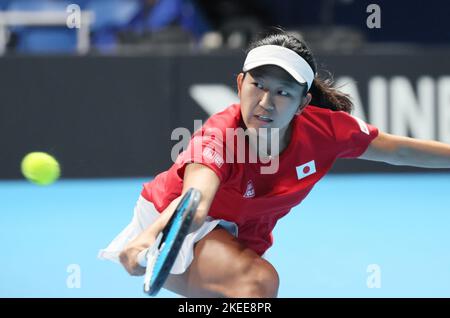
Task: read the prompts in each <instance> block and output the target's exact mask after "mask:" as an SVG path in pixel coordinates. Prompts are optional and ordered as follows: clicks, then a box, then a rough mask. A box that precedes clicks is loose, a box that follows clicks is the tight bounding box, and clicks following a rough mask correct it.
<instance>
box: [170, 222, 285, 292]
mask: <svg viewBox="0 0 450 318" xmlns="http://www.w3.org/2000/svg"><path fill="white" fill-rule="evenodd" d="M278 284H279V278H278V273H277V272H276V270H275V268H274V267H273V266H272V265H271V264H270V263H269V262H268V261H267V260H265V259H263V258H261V257H260V256H259V255H258V254H256V253H255V252H254V251H253V250H252V249H249V248H246V247H245V246H244V245H243V244H242V243H241V242H240V241H239V240H238V239H237V238H235V237H234V236H233V235H231V234H230V233H229V232H227V231H226V230H224V229H223V228H221V227H217V228H216V229H214V230H213V231H211V232H210V233H208V234H207V235H206V236H205V237H204V238H203V239H201V240H200V241H199V242H198V243H197V244H196V245H195V248H194V259H193V261H192V263H191V265H190V266H189V268H188V269H187V271H186V272H185V273H183V274H181V275H170V276H169V279H168V281H167V283H166V285H165V288H167V289H169V290H172V291H174V292H176V293H178V294H180V295H183V296H187V297H275V296H276V294H277V292H278Z"/></svg>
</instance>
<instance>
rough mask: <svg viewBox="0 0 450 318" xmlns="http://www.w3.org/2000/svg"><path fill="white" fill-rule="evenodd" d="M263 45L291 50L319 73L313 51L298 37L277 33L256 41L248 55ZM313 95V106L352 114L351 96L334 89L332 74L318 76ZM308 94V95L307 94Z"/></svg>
mask: <svg viewBox="0 0 450 318" xmlns="http://www.w3.org/2000/svg"><path fill="white" fill-rule="evenodd" d="M262 45H279V46H283V47H286V48H288V49H291V50H292V51H294V52H295V53H297V54H298V55H300V56H301V57H302V58H304V59H305V60H306V62H308V64H309V66H311V68H312V69H313V71H314V73H315V74H316V73H317V64H316V61H315V60H314V57H313V55H312V52H311V50H310V49H309V48H308V46H307V45H306V44H305V43H304V42H302V41H301V40H299V39H297V38H296V37H294V36H292V35H289V34H287V33H284V32H282V33H276V34H271V35H268V36H266V37H265V38H262V39H259V40H256V41H254V42H252V43H251V44H250V45H249V48H248V51H247V53H248V52H249V51H250V50H252V49H254V48H256V47H259V46H262ZM309 92H310V93H311V95H312V100H311V105H314V106H318V107H322V108H328V109H331V110H335V111H337V110H342V111H345V112H347V113H351V111H352V109H353V103H352V101H351V100H350V96H349V95H348V94H345V93H343V92H341V91H339V90H338V88H336V87H334V81H333V78H332V77H331V75H330V73H328V75H327V76H326V77H324V78H322V77H320V76H319V75H316V77H315V78H314V81H313V83H312V85H311V88H310V89H309ZM305 94H306V93H305Z"/></svg>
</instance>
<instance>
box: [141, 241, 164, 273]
mask: <svg viewBox="0 0 450 318" xmlns="http://www.w3.org/2000/svg"><path fill="white" fill-rule="evenodd" d="M161 239H162V233H159V234H158V236H157V237H156V241H155V242H154V243H153V244H152V245H151V246H150V247H149V248H146V249H143V250H142V251H140V252H139V254H138V255H137V262H138V264H139V265H140V266H142V267H147V260H148V253H151V254H154V253H155V252H156V250H157V249H158V247H159V244H160V243H161Z"/></svg>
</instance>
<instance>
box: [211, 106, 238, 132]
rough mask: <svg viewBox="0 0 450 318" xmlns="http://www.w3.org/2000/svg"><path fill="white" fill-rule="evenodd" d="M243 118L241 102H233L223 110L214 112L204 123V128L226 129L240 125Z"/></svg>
mask: <svg viewBox="0 0 450 318" xmlns="http://www.w3.org/2000/svg"><path fill="white" fill-rule="evenodd" d="M240 118H241V107H240V105H239V104H232V105H230V106H228V107H227V108H225V109H224V110H222V111H221V112H218V113H215V114H213V115H212V116H211V117H209V118H208V120H207V121H206V122H205V124H204V125H203V129H211V128H214V129H219V130H223V131H225V129H227V128H236V127H238V126H239V122H240Z"/></svg>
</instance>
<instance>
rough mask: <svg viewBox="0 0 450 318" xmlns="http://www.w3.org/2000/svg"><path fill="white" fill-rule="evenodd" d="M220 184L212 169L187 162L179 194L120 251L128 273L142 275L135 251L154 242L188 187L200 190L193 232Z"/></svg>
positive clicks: (202, 218)
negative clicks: (200, 195)
mask: <svg viewBox="0 0 450 318" xmlns="http://www.w3.org/2000/svg"><path fill="white" fill-rule="evenodd" d="M219 185H220V179H219V177H218V176H217V175H216V174H215V172H214V171H213V170H211V169H210V168H208V167H206V166H204V165H201V164H197V163H191V164H188V165H187V166H186V169H185V171H184V178H183V190H182V193H181V195H180V196H179V197H178V198H176V199H175V200H173V201H172V202H171V203H170V204H169V205H168V206H167V208H166V209H165V210H164V211H163V212H162V213H161V215H160V217H159V218H158V219H157V220H156V221H155V222H154V223H153V224H151V225H150V226H149V227H148V228H147V229H145V230H144V231H142V232H141V233H140V234H139V235H138V236H137V237H136V238H135V239H134V240H132V241H131V242H130V243H128V245H127V246H126V247H125V248H124V250H123V251H122V252H121V253H120V255H119V259H120V262H121V263H122V265H123V266H124V267H125V269H126V270H127V271H128V273H130V274H131V275H144V273H145V268H144V267H142V266H140V265H139V263H138V261H137V255H138V254H139V253H140V252H141V251H143V250H144V249H146V248H148V247H150V245H152V244H153V242H155V240H156V237H157V235H158V234H159V233H160V232H161V231H162V230H163V229H164V227H165V226H166V224H167V222H169V219H170V217H171V216H172V214H173V213H174V212H175V208H176V207H177V205H178V203H179V202H180V200H181V198H182V196H183V195H184V194H185V193H186V192H187V191H188V190H189V188H195V189H197V190H199V191H200V192H201V194H202V198H201V200H200V204H199V206H198V209H197V212H196V214H195V217H194V219H193V221H192V225H191V228H190V231H191V232H192V231H195V230H196V229H198V228H199V227H200V226H201V225H202V224H203V222H204V221H205V219H206V216H207V215H208V211H209V207H210V206H211V203H212V201H213V199H214V196H215V194H216V192H217V189H218V188H219Z"/></svg>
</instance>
